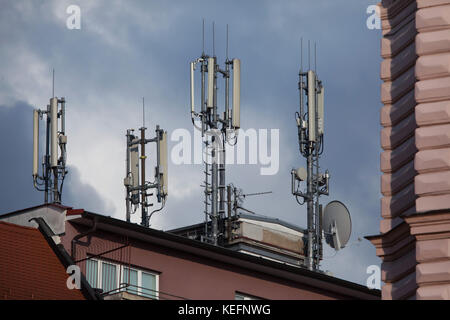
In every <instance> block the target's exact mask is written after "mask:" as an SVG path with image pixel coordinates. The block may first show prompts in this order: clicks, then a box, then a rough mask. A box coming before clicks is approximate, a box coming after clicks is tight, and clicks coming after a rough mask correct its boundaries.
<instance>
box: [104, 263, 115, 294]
mask: <svg viewBox="0 0 450 320" xmlns="http://www.w3.org/2000/svg"><path fill="white" fill-rule="evenodd" d="M116 269H117V266H116V265H114V264H111V263H107V262H102V270H101V272H102V289H103V292H109V291H112V290H115V289H117V270H116Z"/></svg>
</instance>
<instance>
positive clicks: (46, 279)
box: [0, 221, 85, 300]
mask: <svg viewBox="0 0 450 320" xmlns="http://www.w3.org/2000/svg"><path fill="white" fill-rule="evenodd" d="M0 243H1V246H0V299H5V300H13V299H14V300H30V299H36V300H84V299H85V296H84V295H83V293H82V292H81V291H80V290H76V289H74V290H69V289H68V288H67V285H66V282H67V279H68V277H69V275H68V274H67V273H66V269H65V267H64V265H63V264H62V262H61V260H60V259H59V257H58V256H57V254H56V252H55V251H54V250H53V248H52V247H51V246H50V244H49V242H48V240H47V239H46V238H45V236H44V234H42V233H41V231H40V230H39V229H36V228H30V227H23V226H18V225H15V224H11V223H7V222H3V221H0Z"/></svg>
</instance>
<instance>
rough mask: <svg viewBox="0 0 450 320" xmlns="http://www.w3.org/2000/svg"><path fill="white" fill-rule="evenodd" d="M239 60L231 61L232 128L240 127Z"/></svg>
mask: <svg viewBox="0 0 450 320" xmlns="http://www.w3.org/2000/svg"><path fill="white" fill-rule="evenodd" d="M240 110H241V60H239V59H233V116H232V119H233V128H235V129H239V128H240V127H241V115H240Z"/></svg>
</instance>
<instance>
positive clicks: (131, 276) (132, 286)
mask: <svg viewBox="0 0 450 320" xmlns="http://www.w3.org/2000/svg"><path fill="white" fill-rule="evenodd" d="M122 283H126V284H128V285H129V286H127V287H126V290H127V291H128V292H130V293H136V290H137V289H138V288H137V287H138V272H137V270H133V269H128V268H127V267H124V268H123V278H122Z"/></svg>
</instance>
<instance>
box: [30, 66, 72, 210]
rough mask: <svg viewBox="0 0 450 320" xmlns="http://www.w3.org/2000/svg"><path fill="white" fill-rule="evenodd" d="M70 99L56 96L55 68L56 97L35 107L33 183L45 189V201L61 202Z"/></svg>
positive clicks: (38, 187) (38, 188) (53, 87)
mask: <svg viewBox="0 0 450 320" xmlns="http://www.w3.org/2000/svg"><path fill="white" fill-rule="evenodd" d="M44 116H45V123H46V138H45V154H44V156H43V158H42V164H41V167H42V169H41V171H42V172H41V173H39V140H40V136H39V122H40V120H43V119H44ZM65 117H66V100H65V99H64V98H61V99H58V98H57V97H55V70H54V69H53V71H52V98H50V104H49V105H47V107H46V109H45V110H40V109H34V110H33V185H34V187H35V188H36V189H37V190H39V191H43V192H44V202H45V203H61V195H62V188H63V184H64V178H65V176H66V174H67V173H68V171H67V170H66V144H67V136H66V133H65V130H66V129H65Z"/></svg>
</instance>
